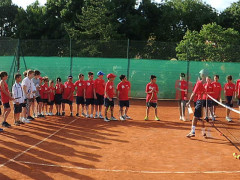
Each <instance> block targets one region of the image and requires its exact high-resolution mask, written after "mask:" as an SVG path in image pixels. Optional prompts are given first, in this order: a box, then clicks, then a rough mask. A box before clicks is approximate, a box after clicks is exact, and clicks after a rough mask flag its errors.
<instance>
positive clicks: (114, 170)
mask: <svg viewBox="0 0 240 180" xmlns="http://www.w3.org/2000/svg"><path fill="white" fill-rule="evenodd" d="M14 162H16V163H17V162H18V163H22V164H30V165H38V166H48V167H58V168H68V169H78V170H91V171H103V172H124V173H141V174H238V173H240V171H145V170H142V171H137V170H127V169H126V170H121V169H99V168H84V167H79V166H62V165H55V164H44V163H35V162H27V161H14Z"/></svg>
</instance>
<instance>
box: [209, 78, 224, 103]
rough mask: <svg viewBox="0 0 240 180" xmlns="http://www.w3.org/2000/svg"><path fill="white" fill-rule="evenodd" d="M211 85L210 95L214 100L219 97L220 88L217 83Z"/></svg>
mask: <svg viewBox="0 0 240 180" xmlns="http://www.w3.org/2000/svg"><path fill="white" fill-rule="evenodd" d="M212 85H213V92H214V93H213V95H211V96H212V97H213V98H214V99H219V98H220V97H221V91H222V86H221V84H220V83H219V82H215V81H214V82H212Z"/></svg>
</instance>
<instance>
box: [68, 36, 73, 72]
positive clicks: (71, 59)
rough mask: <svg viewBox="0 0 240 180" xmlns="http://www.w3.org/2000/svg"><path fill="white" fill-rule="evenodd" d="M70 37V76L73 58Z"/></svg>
mask: <svg viewBox="0 0 240 180" xmlns="http://www.w3.org/2000/svg"><path fill="white" fill-rule="evenodd" d="M69 38H70V47H69V48H70V75H71V76H72V64H73V58H72V38H71V37H70V36H69Z"/></svg>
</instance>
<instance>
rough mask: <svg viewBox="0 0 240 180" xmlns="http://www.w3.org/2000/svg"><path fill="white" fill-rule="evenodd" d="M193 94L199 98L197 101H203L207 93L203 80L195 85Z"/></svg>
mask: <svg viewBox="0 0 240 180" xmlns="http://www.w3.org/2000/svg"><path fill="white" fill-rule="evenodd" d="M193 92H194V93H195V94H196V96H197V100H202V99H203V98H202V95H203V93H204V92H205V89H204V87H203V83H202V81H201V80H199V81H197V83H196V84H195V88H194V90H193Z"/></svg>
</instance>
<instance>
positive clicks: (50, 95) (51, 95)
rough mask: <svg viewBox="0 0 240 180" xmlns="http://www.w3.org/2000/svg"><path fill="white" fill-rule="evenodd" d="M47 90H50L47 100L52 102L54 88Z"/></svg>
mask: <svg viewBox="0 0 240 180" xmlns="http://www.w3.org/2000/svg"><path fill="white" fill-rule="evenodd" d="M49 89H50V93H49V100H50V101H54V95H55V87H52V86H50V87H49Z"/></svg>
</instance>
